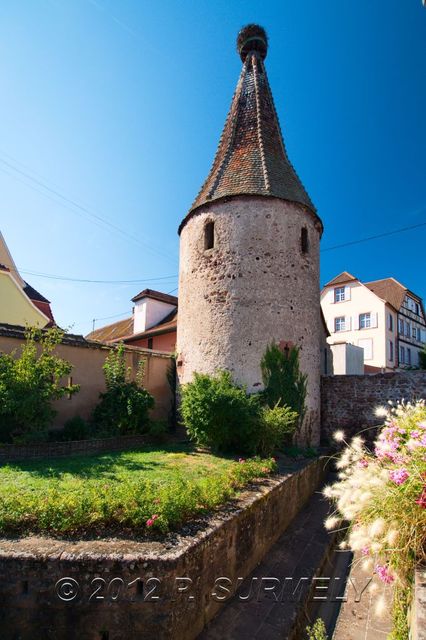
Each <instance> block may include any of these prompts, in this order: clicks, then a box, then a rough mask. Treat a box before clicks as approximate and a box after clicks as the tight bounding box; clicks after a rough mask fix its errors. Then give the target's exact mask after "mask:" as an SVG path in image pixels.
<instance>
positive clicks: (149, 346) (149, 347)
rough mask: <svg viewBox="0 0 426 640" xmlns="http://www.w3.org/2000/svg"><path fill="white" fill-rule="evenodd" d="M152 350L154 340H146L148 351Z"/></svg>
mask: <svg viewBox="0 0 426 640" xmlns="http://www.w3.org/2000/svg"><path fill="white" fill-rule="evenodd" d="M153 348H154V338H148V349H153Z"/></svg>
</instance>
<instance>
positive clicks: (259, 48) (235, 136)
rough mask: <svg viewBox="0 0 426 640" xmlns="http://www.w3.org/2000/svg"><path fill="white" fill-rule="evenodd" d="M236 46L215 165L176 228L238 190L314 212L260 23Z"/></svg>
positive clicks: (243, 34)
mask: <svg viewBox="0 0 426 640" xmlns="http://www.w3.org/2000/svg"><path fill="white" fill-rule="evenodd" d="M237 46H238V50H239V53H240V56H241V59H242V61H243V68H242V70H241V74H240V77H239V80H238V84H237V88H236V91H235V94H234V97H233V99H232V103H231V108H230V110H229V113H228V117H227V118H226V122H225V126H224V129H223V132H222V135H221V138H220V141H219V146H218V149H217V152H216V156H215V159H214V161H213V166H212V168H211V170H210V173H209V175H208V177H207V179H206V181H205V182H204V184H203V186H202V188H201V190H200V192H199V194H198V196H197V197H196V199H195V201H194V203H193V205H192V207H191V209H190V210H189V213H188V214H187V216H186V218H184V220H183V221H182V223H181V225H180V228H179V232H180V231H181V229H182V227H183V226H184V224H185V223H186V221H187V220H188V219H189V218H190V217H191V216H192V215H193V214H194V212H195V211H196V210H197V209H198V208H199V207H201V206H202V205H205V204H208V203H210V202H213V201H214V200H218V199H220V198H226V197H230V196H237V195H256V196H270V197H271V196H272V197H275V198H281V199H283V200H288V201H291V202H298V203H299V204H301V205H304V206H305V207H307V208H308V209H309V210H310V211H312V212H313V213H314V214H315V213H316V210H315V207H314V205H313V204H312V201H311V199H310V197H309V195H308V194H307V192H306V190H305V188H304V187H303V185H302V183H301V181H300V180H299V178H298V176H297V174H296V172H295V170H294V168H293V166H292V164H291V162H290V160H289V159H288V156H287V152H286V149H285V145H284V140H283V137H282V133H281V128H280V124H279V121H278V116H277V112H276V110H275V105H274V100H273V97H272V93H271V89H270V86H269V82H268V77H267V74H266V69H265V65H264V59H265V57H266V52H267V36H266V33H265V31H264V29H263V28H262V27H259V26H257V25H248V26H247V27H245V28H244V29H242V30H241V31H240V33H239V35H238V40H237Z"/></svg>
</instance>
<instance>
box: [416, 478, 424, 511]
mask: <svg viewBox="0 0 426 640" xmlns="http://www.w3.org/2000/svg"><path fill="white" fill-rule="evenodd" d="M414 502H415V503H416V504H418V505H419V507H422V509H426V484H425V485H424V487H423V490H422V492H421V494H420V495H419V497H418V498H417V500H414Z"/></svg>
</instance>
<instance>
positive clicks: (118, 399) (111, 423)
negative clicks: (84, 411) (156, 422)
mask: <svg viewBox="0 0 426 640" xmlns="http://www.w3.org/2000/svg"><path fill="white" fill-rule="evenodd" d="M103 370H104V375H105V383H106V388H107V389H106V392H105V393H101V394H100V402H99V404H98V405H97V406H96V407H95V410H94V412H93V424H94V427H95V430H96V431H97V432H99V433H102V435H115V434H121V435H124V434H130V433H144V432H146V431H147V429H148V425H149V419H148V417H149V411H150V409H152V408H153V406H154V398H153V397H152V396H151V394H150V393H148V391H147V390H146V389H144V388H143V387H142V380H143V375H144V363H143V361H142V360H140V361H139V364H138V373H137V376H136V380H135V381H129V380H128V378H129V374H130V369H129V368H126V362H125V354H124V346H123V345H122V344H120V345H119V346H118V347H117V348H115V349H112V350H111V351H110V352H109V354H108V357H107V359H106V361H105V364H104V366H103Z"/></svg>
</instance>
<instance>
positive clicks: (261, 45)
mask: <svg viewBox="0 0 426 640" xmlns="http://www.w3.org/2000/svg"><path fill="white" fill-rule="evenodd" d="M237 50H238V53H239V54H240V57H241V60H242V61H243V62H244V60H245V59H246V56H247V54H248V53H250V52H251V51H257V52H258V53H259V54H260V56H261V58H262V60H264V59H265V58H266V53H267V51H268V36H267V34H266V31H265V29H264V28H263V27H261V26H259V25H258V24H248V25H246V26H245V27H243V28H242V29H241V30H240V32H239V34H238V36H237Z"/></svg>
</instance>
